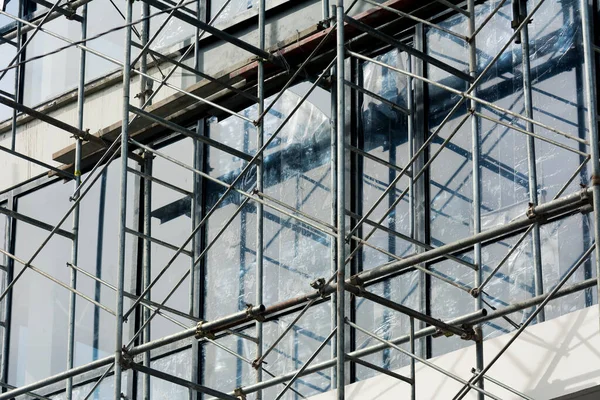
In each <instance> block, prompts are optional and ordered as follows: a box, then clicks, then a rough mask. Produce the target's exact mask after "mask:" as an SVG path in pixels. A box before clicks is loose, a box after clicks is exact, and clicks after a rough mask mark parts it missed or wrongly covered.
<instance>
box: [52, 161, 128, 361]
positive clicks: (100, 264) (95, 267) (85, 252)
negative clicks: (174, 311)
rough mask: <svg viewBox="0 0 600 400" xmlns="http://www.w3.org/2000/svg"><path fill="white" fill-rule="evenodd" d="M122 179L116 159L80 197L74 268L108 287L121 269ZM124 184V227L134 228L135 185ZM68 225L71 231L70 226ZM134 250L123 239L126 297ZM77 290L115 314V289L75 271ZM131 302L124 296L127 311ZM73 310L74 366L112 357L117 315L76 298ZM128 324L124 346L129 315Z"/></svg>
mask: <svg viewBox="0 0 600 400" xmlns="http://www.w3.org/2000/svg"><path fill="white" fill-rule="evenodd" d="M130 167H132V168H136V165H135V163H134V162H132V161H130ZM120 176H121V164H120V160H119V159H117V160H115V161H113V163H112V164H111V165H110V166H109V167H108V171H107V172H106V173H105V174H104V175H103V176H102V177H100V178H99V179H98V181H97V182H96V183H95V185H94V187H93V188H92V189H91V191H90V192H89V193H88V194H87V195H86V196H85V197H84V198H83V200H82V202H81V209H80V221H79V224H80V225H79V235H80V236H79V254H78V262H77V266H78V267H79V268H81V269H83V270H85V271H87V272H89V273H92V274H93V275H95V276H97V277H98V278H100V279H102V280H103V281H105V282H107V283H108V284H110V285H112V286H116V285H117V271H118V265H119V264H118V262H119V258H118V251H117V249H118V244H119V207H120V196H119V194H120V191H121V187H120ZM85 177H86V176H84V179H85ZM127 183H128V192H127V226H128V227H133V226H136V221H137V216H136V209H137V206H136V187H139V185H138V184H137V183H136V178H135V176H134V175H133V174H129V177H128V181H127ZM59 185H60V184H59ZM61 186H62V185H61ZM66 187H67V188H68V190H70V191H71V190H72V182H69V183H68V184H67V185H66ZM70 193H71V192H69V194H70ZM67 203H68V202H67ZM68 204H70V203H68ZM68 226H69V227H70V225H68ZM136 246H137V238H135V237H133V236H131V235H127V236H126V247H125V248H126V254H125V290H126V291H128V292H129V293H135V287H136V286H135V279H136V271H137V259H136V256H135V255H136V253H135V251H134V249H135V247H136ZM67 282H68V281H67ZM77 289H78V290H79V291H81V292H82V293H84V294H85V295H87V296H89V297H90V298H92V299H94V300H95V301H97V302H99V303H100V304H102V305H104V306H106V307H108V308H109V309H111V310H113V311H114V310H115V309H116V306H115V291H114V290H113V289H111V288H109V287H107V286H106V285H104V284H100V283H98V282H96V281H94V280H92V279H90V278H89V277H87V276H84V275H83V274H82V273H79V274H78V277H77ZM131 304H132V302H131V300H130V299H128V298H125V301H124V309H125V311H127V310H128V309H129V307H130V306H131ZM75 311H76V312H75V322H76V325H75V358H74V364H75V365H76V366H77V365H82V364H85V363H88V362H90V361H93V360H97V359H99V358H102V357H105V356H108V355H111V354H114V347H115V344H114V343H115V335H114V334H113V333H112V332H114V329H115V317H114V316H113V315H111V314H109V313H107V312H106V311H104V310H102V309H101V308H100V307H97V306H95V305H93V304H92V303H90V302H88V301H87V300H85V299H83V298H80V297H79V296H78V297H77V298H76V305H75ZM129 321H130V322H128V323H127V324H126V325H125V327H124V342H125V343H127V342H128V338H129V337H130V335H131V330H132V329H133V326H134V322H133V321H134V318H133V317H132V318H131V319H130V320H129ZM105 332H110V334H104V333H105Z"/></svg>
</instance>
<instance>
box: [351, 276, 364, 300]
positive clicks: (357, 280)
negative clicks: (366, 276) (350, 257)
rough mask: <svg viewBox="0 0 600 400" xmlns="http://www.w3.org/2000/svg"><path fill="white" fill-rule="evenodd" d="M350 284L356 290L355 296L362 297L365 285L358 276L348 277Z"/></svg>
mask: <svg viewBox="0 0 600 400" xmlns="http://www.w3.org/2000/svg"><path fill="white" fill-rule="evenodd" d="M350 284H351V285H352V286H354V287H355V288H356V289H357V292H356V293H354V295H355V296H358V297H362V295H363V293H364V292H365V283H364V282H363V280H362V279H360V278H359V277H358V276H356V275H354V276H351V277H350Z"/></svg>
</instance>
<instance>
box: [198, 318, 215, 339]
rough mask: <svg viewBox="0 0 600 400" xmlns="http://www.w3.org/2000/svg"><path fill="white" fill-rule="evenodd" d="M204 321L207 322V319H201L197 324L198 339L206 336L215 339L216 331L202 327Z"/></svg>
mask: <svg viewBox="0 0 600 400" xmlns="http://www.w3.org/2000/svg"><path fill="white" fill-rule="evenodd" d="M204 323H206V321H200V322H198V323H197V324H196V334H195V335H194V336H195V337H196V339H204V338H206V339H211V340H213V339H215V334H214V333H212V332H210V331H207V330H204V329H203V328H202V325H203V324H204Z"/></svg>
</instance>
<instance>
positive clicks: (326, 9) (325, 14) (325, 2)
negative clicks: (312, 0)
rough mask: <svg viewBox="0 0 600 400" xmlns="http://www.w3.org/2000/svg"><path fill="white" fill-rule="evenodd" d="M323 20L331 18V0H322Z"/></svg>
mask: <svg viewBox="0 0 600 400" xmlns="http://www.w3.org/2000/svg"><path fill="white" fill-rule="evenodd" d="M321 6H322V9H323V10H322V13H323V20H324V21H325V20H327V19H329V0H321Z"/></svg>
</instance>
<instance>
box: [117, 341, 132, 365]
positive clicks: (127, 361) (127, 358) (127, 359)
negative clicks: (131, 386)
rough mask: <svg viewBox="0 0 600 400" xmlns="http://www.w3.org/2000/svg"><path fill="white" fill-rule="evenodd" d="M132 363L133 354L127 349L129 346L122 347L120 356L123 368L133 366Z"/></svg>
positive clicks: (120, 363)
mask: <svg viewBox="0 0 600 400" xmlns="http://www.w3.org/2000/svg"><path fill="white" fill-rule="evenodd" d="M132 363H133V356H132V355H131V354H129V351H127V347H125V346H123V347H122V348H121V357H119V365H120V366H121V368H122V369H123V370H127V369H130V368H131V364H132Z"/></svg>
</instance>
